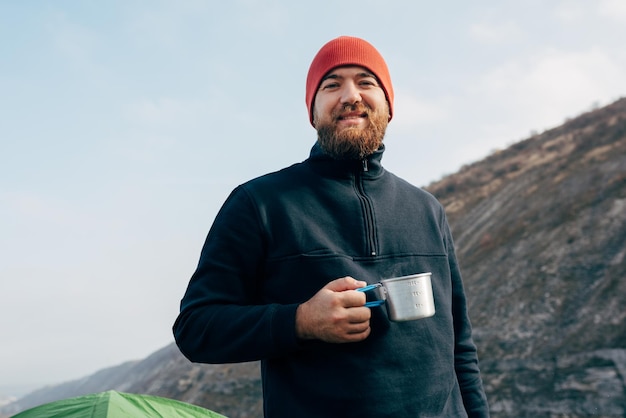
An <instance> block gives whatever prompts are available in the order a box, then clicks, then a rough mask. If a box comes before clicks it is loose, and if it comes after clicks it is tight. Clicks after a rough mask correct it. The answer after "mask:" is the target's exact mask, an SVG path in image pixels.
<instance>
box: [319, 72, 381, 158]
mask: <svg viewBox="0 0 626 418" xmlns="http://www.w3.org/2000/svg"><path fill="white" fill-rule="evenodd" d="M388 122H389V105H388V103H387V99H386V97H385V92H384V91H383V89H382V88H381V86H380V83H379V82H378V80H377V79H376V77H375V76H374V75H373V74H372V73H371V72H370V71H368V70H367V69H365V68H363V67H358V66H350V67H338V68H335V69H333V70H331V71H330V72H329V73H328V74H326V76H324V78H323V79H322V82H321V83H320V86H319V89H318V90H317V93H316V95H315V100H314V102H313V123H314V125H315V128H316V129H317V133H318V142H319V143H320V145H321V147H322V149H323V150H324V151H325V152H326V153H327V154H329V155H330V156H332V157H333V158H337V159H361V158H363V157H366V156H367V155H370V154H372V153H373V152H374V151H376V150H377V149H378V148H379V147H380V145H381V144H382V142H383V137H384V136H385V130H386V128H387V123H388Z"/></svg>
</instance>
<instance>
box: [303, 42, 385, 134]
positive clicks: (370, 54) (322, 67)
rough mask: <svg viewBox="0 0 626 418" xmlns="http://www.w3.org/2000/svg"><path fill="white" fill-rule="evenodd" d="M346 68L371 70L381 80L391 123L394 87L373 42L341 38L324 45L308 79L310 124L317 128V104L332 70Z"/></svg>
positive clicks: (310, 70) (311, 67)
mask: <svg viewBox="0 0 626 418" xmlns="http://www.w3.org/2000/svg"><path fill="white" fill-rule="evenodd" d="M345 65H358V66H360V67H364V68H367V69H368V70H369V71H371V72H372V73H373V74H374V75H375V76H376V78H377V79H378V81H379V83H380V85H381V87H382V89H383V91H384V92H385V97H386V98H387V103H389V120H391V116H392V115H393V87H392V85H391V77H390V76H389V69H387V64H386V63H385V60H384V59H383V57H382V55H380V53H379V52H378V51H377V50H376V48H374V46H373V45H372V44H370V43H369V42H367V41H365V40H363V39H360V38H354V37H351V36H340V37H339V38H335V39H333V40H332V41H330V42H328V43H327V44H326V45H324V46H323V47H322V48H321V49H320V50H319V52H318V53H317V55H316V56H315V58H313V62H312V63H311V66H310V67H309V74H308V75H307V78H306V105H307V108H308V109H309V120H310V121H311V125H313V101H314V100H315V94H316V93H317V89H318V88H319V85H320V83H321V81H322V78H323V77H324V76H325V75H326V74H328V72H329V71H330V70H332V69H333V68H336V67H341V66H345Z"/></svg>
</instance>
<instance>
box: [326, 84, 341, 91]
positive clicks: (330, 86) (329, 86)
mask: <svg viewBox="0 0 626 418" xmlns="http://www.w3.org/2000/svg"><path fill="white" fill-rule="evenodd" d="M337 87H339V83H327V84H324V85H323V86H322V89H324V90H327V89H335V88H337Z"/></svg>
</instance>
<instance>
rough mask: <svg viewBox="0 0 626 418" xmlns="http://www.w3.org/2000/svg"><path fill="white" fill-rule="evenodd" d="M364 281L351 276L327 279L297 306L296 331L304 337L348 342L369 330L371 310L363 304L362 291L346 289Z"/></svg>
mask: <svg viewBox="0 0 626 418" xmlns="http://www.w3.org/2000/svg"><path fill="white" fill-rule="evenodd" d="M365 285H367V283H366V282H363V281H359V280H356V279H354V278H352V277H342V278H340V279H336V280H333V281H332V282H330V283H328V284H327V285H326V286H324V287H323V288H322V289H320V291H319V292H317V293H316V294H315V295H314V296H313V297H312V298H311V299H309V300H308V301H306V302H304V303H303V304H301V305H300V306H298V310H297V311H296V333H297V335H298V337H299V338H302V339H305V340H311V339H318V340H322V341H326V342H329V343H350V342H357V341H362V340H364V339H366V338H367V337H368V336H369V334H370V317H371V311H370V309H369V308H366V307H365V306H364V305H365V294H364V293H361V292H347V290H355V289H358V288H360V287H363V286H365Z"/></svg>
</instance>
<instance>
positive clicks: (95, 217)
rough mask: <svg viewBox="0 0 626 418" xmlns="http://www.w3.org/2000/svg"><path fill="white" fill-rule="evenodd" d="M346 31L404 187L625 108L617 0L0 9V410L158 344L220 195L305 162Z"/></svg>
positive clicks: (206, 0)
mask: <svg viewBox="0 0 626 418" xmlns="http://www.w3.org/2000/svg"><path fill="white" fill-rule="evenodd" d="M340 35H351V36H358V37H362V38H364V39H366V40H368V41H370V42H371V43H372V44H374V45H375V46H376V48H377V49H378V50H379V51H380V52H381V53H382V55H383V56H384V57H385V59H386V61H387V64H388V66H389V69H390V72H391V78H392V81H393V85H394V90H395V94H396V100H395V104H394V118H393V120H392V121H391V123H390V125H389V128H388V130H387V135H386V138H385V143H386V151H385V156H384V158H383V164H384V165H385V167H386V168H387V169H388V170H389V171H392V172H394V173H396V174H398V175H400V176H401V177H404V178H405V179H407V180H408V181H410V182H412V183H413V184H415V185H417V186H427V185H428V184H430V183H431V182H434V181H436V180H439V179H441V178H442V177H443V176H445V175H447V174H452V173H454V172H456V171H458V170H459V169H460V168H461V167H462V166H463V165H465V164H470V163H472V162H474V161H477V160H480V159H482V158H484V157H486V156H488V155H489V154H490V153H493V152H494V151H496V150H498V149H504V148H506V147H508V146H510V145H511V144H513V143H515V142H517V141H520V140H523V139H525V138H527V137H529V136H530V135H531V134H533V133H540V132H543V131H544V130H546V129H550V128H552V127H555V126H558V125H560V124H562V123H563V122H565V121H566V120H567V119H569V118H573V117H576V116H577V115H579V114H581V113H584V112H586V111H589V110H591V109H593V108H594V107H598V106H604V105H607V104H609V103H611V102H613V101H615V100H617V99H619V98H620V97H624V96H625V95H626V48H624V47H623V39H626V2H624V1H622V0H597V1H586V0H571V1H565V0H526V1H524V2H520V1H507V0H493V1H485V0H483V1H481V0H477V1H473V2H467V1H461V0H458V1H446V0H442V1H439V2H433V1H430V0H429V1H423V0H406V1H400V0H389V1H386V2H383V1H380V0H378V1H370V0H360V1H353V0H344V1H341V2H335V1H330V0H319V1H315V2H311V1H309V2H299V1H292V0H274V1H271V0H268V1H255V0H233V1H213V0H176V1H173V0H172V1H164V0H151V1H147V0H110V1H107V2H102V1H96V0H84V1H80V2H78V1H69V0H56V1H43V0H30V1H19V0H0V330H1V337H0V339H1V342H0V395H1V394H2V392H3V391H4V392H11V391H12V392H13V393H17V392H18V391H20V390H22V391H23V390H25V389H24V388H25V387H29V388H34V387H39V386H43V385H48V384H56V383H61V382H66V381H69V380H74V379H77V378H81V377H84V376H87V375H90V374H92V373H94V372H96V371H98V370H100V369H102V368H105V367H110V366H114V365H118V364H120V363H122V362H125V361H128V360H136V359H141V358H144V357H146V356H148V355H150V354H151V353H153V352H154V351H156V350H158V349H160V348H163V347H165V346H166V345H168V344H170V343H171V342H173V337H172V332H171V326H172V323H173V322H174V320H175V318H176V316H177V313H178V307H179V302H180V299H181V298H182V296H183V293H184V291H185V289H186V286H187V283H188V281H189V278H190V276H191V274H192V273H193V271H194V269H195V267H196V265H197V262H198V257H199V254H200V249H201V247H202V244H203V242H204V239H205V237H206V234H207V232H208V229H209V228H210V226H211V223H212V221H213V218H214V216H215V214H216V212H217V211H218V210H219V208H220V206H221V204H222V203H223V201H224V199H225V198H226V197H227V196H228V194H229V193H230V191H231V190H232V189H233V188H234V187H236V186H237V185H238V184H241V183H242V182H245V181H247V180H249V179H251V178H254V177H256V176H259V175H262V174H265V173H267V172H271V171H275V170H278V169H280V168H283V167H285V166H287V165H290V164H293V163H295V162H299V161H302V160H304V159H306V157H307V156H308V153H309V151H310V148H311V146H312V145H313V143H314V141H315V131H314V130H313V128H312V127H311V126H310V124H309V122H308V117H307V110H306V106H305V104H304V93H305V78H306V72H307V70H308V66H309V64H310V62H311V60H312V58H313V56H314V55H315V53H316V52H317V51H318V50H319V48H320V47H321V46H322V45H323V44H324V43H326V42H327V41H329V40H330V39H333V38H335V37H337V36H340Z"/></svg>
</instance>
